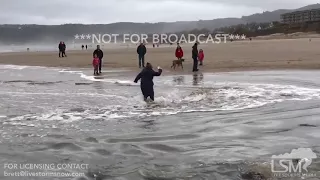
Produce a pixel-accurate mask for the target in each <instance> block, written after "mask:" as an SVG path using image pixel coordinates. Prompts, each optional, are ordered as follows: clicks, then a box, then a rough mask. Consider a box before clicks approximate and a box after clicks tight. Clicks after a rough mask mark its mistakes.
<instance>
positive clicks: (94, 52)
mask: <svg viewBox="0 0 320 180" xmlns="http://www.w3.org/2000/svg"><path fill="white" fill-rule="evenodd" d="M95 54H97V50H94V51H93V53H92V56H93V58H94V55H95Z"/></svg>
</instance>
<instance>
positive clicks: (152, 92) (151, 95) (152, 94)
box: [149, 87, 154, 101]
mask: <svg viewBox="0 0 320 180" xmlns="http://www.w3.org/2000/svg"><path fill="white" fill-rule="evenodd" d="M149 97H150V99H151V100H152V101H154V90H153V87H152V89H150V94H149Z"/></svg>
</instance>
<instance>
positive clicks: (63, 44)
mask: <svg viewBox="0 0 320 180" xmlns="http://www.w3.org/2000/svg"><path fill="white" fill-rule="evenodd" d="M66 49H67V46H66V44H65V43H64V42H62V57H63V56H64V57H67V55H66Z"/></svg>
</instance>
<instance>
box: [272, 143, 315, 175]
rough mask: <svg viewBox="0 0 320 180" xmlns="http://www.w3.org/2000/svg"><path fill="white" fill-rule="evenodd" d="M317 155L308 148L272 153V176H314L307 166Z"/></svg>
mask: <svg viewBox="0 0 320 180" xmlns="http://www.w3.org/2000/svg"><path fill="white" fill-rule="evenodd" d="M316 158H317V155H316V153H314V152H313V151H312V150H311V149H310V148H299V149H293V150H292V151H291V153H285V154H280V155H273V156H272V157H271V171H272V173H273V176H274V177H315V176H317V175H316V174H315V173H310V172H309V170H308V167H309V166H310V165H311V163H312V159H316Z"/></svg>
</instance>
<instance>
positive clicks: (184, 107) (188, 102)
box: [7, 84, 320, 123]
mask: <svg viewBox="0 0 320 180" xmlns="http://www.w3.org/2000/svg"><path fill="white" fill-rule="evenodd" d="M221 85H222V86H221V87H218V86H215V87H212V88H208V87H206V88H197V89H191V90H190V89H187V88H177V87H176V88H173V89H172V90H163V91H159V93H158V95H157V97H156V100H155V102H154V103H145V102H144V101H143V100H142V98H141V95H134V96H131V97H129V96H128V97H125V96H121V95H104V94H101V96H100V97H101V98H106V100H108V102H112V104H110V103H109V104H106V105H105V106H103V107H95V106H93V107H92V108H83V107H82V108H81V111H79V110H77V111H75V110H74V109H60V110H55V111H52V112H50V113H45V114H29V115H23V116H18V117H14V118H11V119H10V120H11V121H19V120H23V119H28V120H37V121H43V120H47V121H61V122H65V123H69V122H74V121H80V120H113V119H122V118H128V117H136V118H144V117H150V116H168V115H175V114H180V113H193V112H214V111H234V110H242V109H251V108H257V107H261V106H264V105H267V104H272V103H280V102H283V101H305V100H310V99H315V98H317V99H319V98H320V90H319V89H310V88H302V87H296V86H283V85H271V84H250V85H248V84H247V85H246V86H243V84H238V85H233V86H231V85H230V84H229V85H225V84H221ZM7 93H8V92H7ZM11 93H12V92H11ZM24 94H26V93H24ZM38 94H39V93H38ZM52 95H59V96H61V94H52ZM70 95H75V94H72V93H71V94H69V95H66V96H70ZM76 95H79V96H86V97H97V94H96V93H76Z"/></svg>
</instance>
